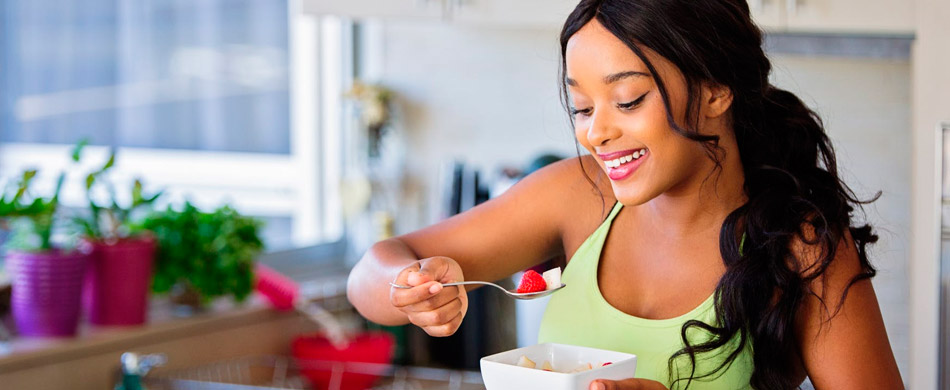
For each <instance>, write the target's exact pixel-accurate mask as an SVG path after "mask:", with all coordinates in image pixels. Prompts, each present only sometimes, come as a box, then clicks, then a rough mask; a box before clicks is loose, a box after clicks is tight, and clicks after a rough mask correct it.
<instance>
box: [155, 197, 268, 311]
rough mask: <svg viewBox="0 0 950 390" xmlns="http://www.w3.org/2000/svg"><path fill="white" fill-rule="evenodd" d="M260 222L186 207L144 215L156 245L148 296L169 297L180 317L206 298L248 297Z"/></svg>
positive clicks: (259, 246) (221, 210) (226, 210)
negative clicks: (153, 272) (166, 294)
mask: <svg viewBox="0 0 950 390" xmlns="http://www.w3.org/2000/svg"><path fill="white" fill-rule="evenodd" d="M261 225H262V223H261V222H260V221H259V220H257V219H254V218H250V217H246V216H243V215H241V214H240V213H238V212H237V211H236V210H234V209H233V208H231V207H229V206H223V207H220V208H218V209H216V210H214V211H213V212H210V213H207V212H202V211H200V210H198V208H197V207H195V206H194V205H192V204H191V203H188V202H186V203H185V205H184V208H183V209H182V210H181V211H178V210H175V209H173V208H172V207H170V206H169V207H168V208H167V209H166V210H164V211H160V212H154V213H152V214H150V215H149V216H148V217H147V218H146V219H145V221H144V223H143V225H142V226H143V227H144V228H145V229H148V230H150V231H152V232H153V233H154V234H155V237H156V239H157V241H158V252H157V255H156V261H155V276H154V279H153V282H152V291H154V292H156V293H172V295H173V301H175V302H176V303H178V304H180V305H182V306H179V309H184V310H181V311H180V313H181V314H189V313H190V312H193V311H195V310H200V309H201V308H202V307H203V306H204V305H206V304H207V303H208V302H210V300H211V299H212V298H215V297H218V296H224V295H232V296H233V297H234V299H235V300H237V301H238V302H241V301H243V300H244V299H245V298H247V296H248V295H249V294H250V293H251V290H252V289H253V286H254V284H253V282H254V275H253V270H254V261H255V259H256V257H257V255H258V254H260V252H261V250H262V249H263V243H262V242H261V239H260V236H259V233H258V232H259V230H260V227H261Z"/></svg>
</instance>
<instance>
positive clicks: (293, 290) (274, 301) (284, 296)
mask: <svg viewBox="0 0 950 390" xmlns="http://www.w3.org/2000/svg"><path fill="white" fill-rule="evenodd" d="M254 278H255V282H254V289H255V290H257V291H258V292H259V293H261V295H263V296H264V297H265V298H267V300H268V301H270V303H271V305H273V306H274V308H275V309H278V310H293V309H294V307H295V304H296V302H297V298H298V297H299V295H300V288H299V287H297V282H295V281H293V280H292V279H290V278H288V277H286V276H284V275H283V274H281V273H280V272H277V271H275V270H273V269H271V268H270V267H267V266H265V265H263V264H260V263H258V264H257V265H256V266H254Z"/></svg>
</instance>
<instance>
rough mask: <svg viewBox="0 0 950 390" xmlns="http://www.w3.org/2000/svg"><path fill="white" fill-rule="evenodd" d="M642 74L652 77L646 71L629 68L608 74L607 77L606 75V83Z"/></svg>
mask: <svg viewBox="0 0 950 390" xmlns="http://www.w3.org/2000/svg"><path fill="white" fill-rule="evenodd" d="M641 76H642V77H650V74H649V73H644V72H638V71H635V70H627V71H623V72H618V73H614V74H610V75H607V76H606V77H604V84H613V83H616V82H618V81H620V80H623V79H625V78H628V77H641Z"/></svg>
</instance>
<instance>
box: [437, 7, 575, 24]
mask: <svg viewBox="0 0 950 390" xmlns="http://www.w3.org/2000/svg"><path fill="white" fill-rule="evenodd" d="M446 1H447V4H448V5H449V7H450V8H451V10H452V12H451V13H452V20H453V21H458V22H462V23H473V24H490V25H504V26H521V27H537V28H552V29H560V28H561V27H562V26H563V25H564V21H565V20H567V16H568V15H569V14H570V13H571V11H573V10H574V7H575V6H577V3H578V0H446Z"/></svg>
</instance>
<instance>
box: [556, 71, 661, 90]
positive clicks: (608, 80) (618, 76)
mask: <svg viewBox="0 0 950 390" xmlns="http://www.w3.org/2000/svg"><path fill="white" fill-rule="evenodd" d="M629 77H650V74H649V73H644V72H639V71H635V70H626V71H623V72H617V73H613V74H609V75H607V76H605V77H604V84H613V83H616V82H618V81H620V80H623V79H625V78H629ZM566 81H567V85H570V86H572V87H576V86H577V80H574V79H572V78H570V77H568V78H567V80H566Z"/></svg>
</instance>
